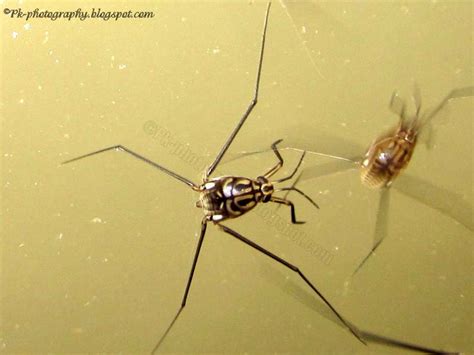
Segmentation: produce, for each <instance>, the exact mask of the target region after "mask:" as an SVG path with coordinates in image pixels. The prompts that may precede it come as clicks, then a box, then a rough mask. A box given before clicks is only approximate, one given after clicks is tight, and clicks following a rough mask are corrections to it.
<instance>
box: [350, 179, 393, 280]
mask: <svg viewBox="0 0 474 355" xmlns="http://www.w3.org/2000/svg"><path fill="white" fill-rule="evenodd" d="M389 202H390V188H383V189H381V190H380V199H379V208H378V210H377V217H376V218H377V219H376V221H375V229H374V236H375V238H374V239H375V243H374V246H373V247H372V250H371V251H370V253H369V254H367V256H366V257H365V258H364V260H362V262H361V263H360V264H359V266H358V267H357V269H356V270H355V271H354V272H353V274H352V276H353V277H354V275H355V274H356V273H357V272H358V271H359V270H360V269H361V268H362V266H363V265H364V264H365V263H366V261H367V260H368V259H369V258H370V257H371V256H372V255H374V253H375V250H376V249H377V248H378V247H379V246H380V244H382V241H383V240H384V239H385V237H386V236H387V233H388V216H389V213H388V212H389V206H390V205H389Z"/></svg>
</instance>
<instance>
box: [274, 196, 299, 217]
mask: <svg viewBox="0 0 474 355" xmlns="http://www.w3.org/2000/svg"><path fill="white" fill-rule="evenodd" d="M270 201H272V202H275V203H280V204H283V205H287V206H290V210H291V223H293V224H304V223H306V222H304V221H297V220H296V214H295V205H294V204H293V202H291V201H288V200H285V199H283V198H280V197H276V196H272V198H271V199H270Z"/></svg>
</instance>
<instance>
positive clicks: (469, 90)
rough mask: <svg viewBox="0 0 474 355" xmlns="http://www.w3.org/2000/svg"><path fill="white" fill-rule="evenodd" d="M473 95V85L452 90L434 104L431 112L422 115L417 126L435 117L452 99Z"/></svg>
mask: <svg viewBox="0 0 474 355" xmlns="http://www.w3.org/2000/svg"><path fill="white" fill-rule="evenodd" d="M472 96H474V86H467V87H463V88H459V89H454V90H452V91H451V92H450V93H449V94H448V95H446V97H445V98H444V99H443V100H442V101H441V102H440V103H439V104H438V106H436V107H435V108H434V109H433V110H432V111H431V112H429V113H427V114H426V115H424V117H422V119H421V122H420V125H419V127H421V126H424V125H426V124H427V123H428V122H429V121H430V120H431V119H433V117H435V116H436V115H437V114H438V112H439V111H441V110H442V109H443V108H444V106H445V105H446V104H447V103H448V101H449V100H452V99H460V98H463V97H472Z"/></svg>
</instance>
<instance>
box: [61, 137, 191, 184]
mask: <svg viewBox="0 0 474 355" xmlns="http://www.w3.org/2000/svg"><path fill="white" fill-rule="evenodd" d="M109 150H116V151H119V152H125V153H127V154H130V155H131V156H133V157H134V158H137V159H140V160H141V161H144V162H145V163H147V164H150V165H151V166H153V167H155V168H157V169H159V170H161V171H163V172H164V173H166V174H168V175H169V176H171V177H173V178H175V179H177V180H179V181H181V182H184V183H185V184H186V185H188V186H189V187H191V188H192V189H193V190H196V191H197V190H199V186H198V185H196V184H195V183H194V182H192V181H191V180H189V179H186V178H185V177H183V176H181V175H179V174H177V173H175V172H173V171H171V170H169V169H167V168H165V167H164V166H161V165H159V164H157V163H155V162H153V161H151V160H150V159H148V158H145V157H144V156H142V155H140V154H138V153H135V152H134V151H132V150H130V149H128V148H127V147H124V146H123V145H114V146H113V147H108V148H104V149H100V150H97V151H95V152H92V153H87V154H84V155H81V156H79V157H76V158H72V159H69V160H66V161H64V162H62V163H61V164H63V165H64V164H69V163H72V162H75V161H78V160H80V159H84V158H88V157H91V156H93V155H96V154H101V153H105V152H108V151H109Z"/></svg>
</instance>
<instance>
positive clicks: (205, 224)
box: [151, 217, 207, 354]
mask: <svg viewBox="0 0 474 355" xmlns="http://www.w3.org/2000/svg"><path fill="white" fill-rule="evenodd" d="M206 228H207V219H206V217H204V218H203V219H202V222H201V235H200V237H199V241H198V244H197V247H196V252H195V253H194V259H193V265H192V267H191V272H190V273H189V277H188V283H187V284H186V289H185V291H184V296H183V300H182V301H181V307H180V308H179V310H178V312H177V313H176V315H175V316H174V318H173V320H172V321H171V323H170V325H169V326H168V328H167V329H166V331H165V333H164V334H163V335H162V336H161V338H160V340H159V341H158V343H157V344H156V345H155V347H154V348H153V351H152V352H151V353H152V354H154V353H155V352H156V351H157V350H158V348H159V347H160V345H161V344H162V343H163V340H165V338H166V336H167V335H168V333H169V332H170V330H171V328H172V327H173V325H174V324H175V323H176V320H177V319H178V317H179V315H180V314H181V311H182V310H183V309H184V307H185V306H186V301H187V299H188V294H189V289H190V287H191V282H192V281H193V276H194V270H195V269H196V264H197V261H198V257H199V253H200V251H201V246H202V243H203V241H204V236H205V235H206Z"/></svg>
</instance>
